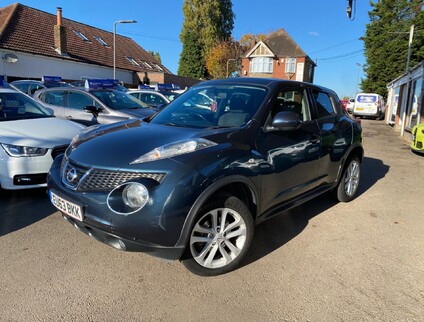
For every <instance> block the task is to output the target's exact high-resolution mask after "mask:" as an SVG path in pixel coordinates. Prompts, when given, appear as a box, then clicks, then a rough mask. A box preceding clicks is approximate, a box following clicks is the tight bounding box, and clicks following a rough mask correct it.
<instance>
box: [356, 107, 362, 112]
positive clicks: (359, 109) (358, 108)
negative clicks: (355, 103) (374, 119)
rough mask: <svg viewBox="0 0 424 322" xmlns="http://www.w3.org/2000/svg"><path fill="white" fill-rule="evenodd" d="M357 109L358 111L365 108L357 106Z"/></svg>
mask: <svg viewBox="0 0 424 322" xmlns="http://www.w3.org/2000/svg"><path fill="white" fill-rule="evenodd" d="M356 110H357V111H363V110H364V109H363V108H362V107H357V108H356Z"/></svg>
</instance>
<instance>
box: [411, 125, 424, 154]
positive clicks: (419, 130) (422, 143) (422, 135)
mask: <svg viewBox="0 0 424 322" xmlns="http://www.w3.org/2000/svg"><path fill="white" fill-rule="evenodd" d="M410 147H411V150H412V151H413V152H416V153H421V154H423V155H424V123H421V124H417V125H415V126H414V127H413V128H412V141H411V145H410Z"/></svg>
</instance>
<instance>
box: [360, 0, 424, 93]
mask: <svg viewBox="0 0 424 322" xmlns="http://www.w3.org/2000/svg"><path fill="white" fill-rule="evenodd" d="M422 5H423V3H422V0H380V1H378V2H376V3H373V2H371V6H372V7H373V9H372V11H370V12H369V16H370V23H368V24H367V28H366V32H365V36H364V37H363V38H362V39H363V40H364V45H365V57H366V65H365V67H364V71H365V74H366V78H365V79H364V80H363V81H362V83H361V88H362V90H363V91H365V92H373V93H378V94H380V95H383V96H386V94H387V89H386V85H387V83H389V82H390V81H392V80H393V79H395V78H396V77H398V76H399V75H401V74H403V73H404V72H405V68H406V61H407V52H408V41H409V37H408V36H409V30H410V27H411V25H412V24H415V28H416V29H420V30H421V31H423V30H424V16H423V11H422ZM411 49H412V50H411V59H410V66H414V65H415V64H417V63H418V62H420V61H422V60H423V58H424V57H423V52H424V34H423V33H422V32H421V33H418V32H417V33H416V34H415V35H414V41H413V43H412V47H411Z"/></svg>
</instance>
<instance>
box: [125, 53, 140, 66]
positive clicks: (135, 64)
mask: <svg viewBox="0 0 424 322" xmlns="http://www.w3.org/2000/svg"><path fill="white" fill-rule="evenodd" d="M125 58H126V59H127V60H128V61H129V62H130V63H131V64H132V65H133V66H134V67H141V66H140V64H139V63H138V62H137V61H136V60H135V59H134V58H132V57H129V56H125Z"/></svg>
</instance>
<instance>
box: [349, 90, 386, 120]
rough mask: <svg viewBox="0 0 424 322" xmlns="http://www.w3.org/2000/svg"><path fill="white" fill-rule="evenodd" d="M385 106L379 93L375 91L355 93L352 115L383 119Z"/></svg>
mask: <svg viewBox="0 0 424 322" xmlns="http://www.w3.org/2000/svg"><path fill="white" fill-rule="evenodd" d="M385 112H386V107H385V105H384V99H383V97H382V96H381V95H378V94H375V93H361V94H358V95H356V98H355V106H354V108H353V113H352V114H353V116H359V117H364V116H365V117H372V118H375V119H380V120H382V119H384V115H385Z"/></svg>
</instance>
